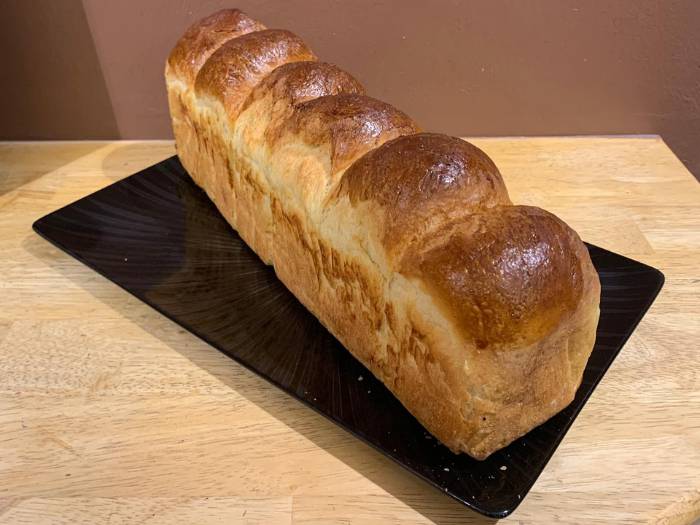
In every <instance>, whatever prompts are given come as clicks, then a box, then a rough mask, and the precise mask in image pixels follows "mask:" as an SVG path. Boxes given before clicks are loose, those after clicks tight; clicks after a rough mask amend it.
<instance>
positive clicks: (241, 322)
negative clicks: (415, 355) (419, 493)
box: [34, 157, 664, 517]
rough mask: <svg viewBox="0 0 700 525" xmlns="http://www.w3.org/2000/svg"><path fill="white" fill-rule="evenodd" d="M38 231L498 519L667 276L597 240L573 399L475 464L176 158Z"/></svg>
mask: <svg viewBox="0 0 700 525" xmlns="http://www.w3.org/2000/svg"><path fill="white" fill-rule="evenodd" d="M34 230H35V231H36V232H38V233H39V234H40V235H41V236H43V237H44V238H45V239H47V240H49V241H50V242H52V243H53V244H55V245H56V246H57V247H59V248H60V249H62V250H64V251H65V252H67V253H68V254H69V255H71V256H73V257H75V258H76V259H78V260H79V261H81V262H83V263H84V264H86V265H87V266H89V267H90V268H92V269H93V270H95V271H97V272H99V273H100V274H102V275H103V276H105V277H106V278H107V279H109V280H111V281H113V282H114V283H116V284H117V285H119V286H121V287H122V288H124V289H125V290H127V291H128V292H130V293H132V294H133V295H135V296H136V297H138V298H139V299H141V300H142V301H144V302H145V303H147V304H149V305H150V306H152V307H153V308H155V309H156V310H158V311H159V312H161V313H162V314H164V315H166V316H167V317H169V318H170V319H172V320H173V321H175V322H176V323H178V324H180V325H182V326H183V327H184V328H186V329H187V330H189V331H191V332H193V333H194V334H196V335H197V336H199V337H201V338H202V339H204V340H205V341H207V342H208V343H209V344H211V345H212V346H214V347H216V348H218V349H219V350H221V351H222V352H224V353H225V354H226V355H228V356H230V357H231V358H233V359H235V360H236V361H238V362H239V363H241V364H242V365H244V366H246V367H248V368H249V369H251V370H253V371H254V372H256V373H258V374H259V375H261V376H262V377H264V378H265V379H267V380H268V381H270V382H271V383H273V384H274V385H276V386H277V387H279V388H281V389H282V390H284V391H285V392H287V393H289V394H291V395H292V396H294V397H296V398H297V399H299V400H301V401H302V402H304V403H306V404H307V405H309V406H310V407H311V408H313V409H314V410H317V411H318V412H320V413H321V414H323V415H324V416H326V417H328V418H330V419H331V420H332V421H334V422H335V423H337V424H338V425H340V426H341V427H343V428H344V429H346V430H348V431H349V432H351V433H352V434H354V435H355V436H357V437H359V438H360V439H362V440H364V441H365V442H367V443H369V444H370V445H372V446H373V447H375V448H376V449H377V450H379V451H380V452H382V453H383V454H386V455H387V456H389V457H390V458H392V459H393V460H395V461H396V462H397V463H399V464H400V465H402V466H403V467H405V468H406V469H408V470H410V471H411V472H413V473H414V474H416V475H418V476H420V477H421V478H423V479H424V480H426V481H427V482H428V483H431V484H432V485H434V486H435V487H437V488H438V489H440V490H442V491H444V492H445V493H447V494H449V495H450V496H452V497H453V498H455V499H457V500H458V501H460V502H462V503H464V505H466V506H467V507H469V508H471V509H473V510H475V511H477V512H480V513H482V514H485V515H487V516H490V517H504V516H507V515H508V514H510V513H511V512H513V510H515V508H516V507H517V506H518V504H519V503H520V502H521V501H522V499H523V498H524V497H525V495H526V494H527V492H528V491H529V490H530V488H531V487H532V485H533V483H534V482H535V480H536V479H537V477H538V476H539V475H540V473H541V472H542V470H543V469H544V467H545V465H546V464H547V461H549V458H550V457H551V456H552V454H553V453H554V451H555V449H556V448H557V446H558V444H559V442H560V441H561V440H562V438H563V437H564V434H566V431H567V430H568V428H569V427H570V426H571V424H572V422H573V421H574V419H575V418H576V415H577V414H578V413H579V412H580V411H581V409H582V408H583V405H584V404H585V403H586V400H587V399H588V397H589V396H590V395H591V392H593V389H594V388H595V386H596V385H597V384H598V382H599V381H600V379H601V378H602V377H603V374H605V371H606V370H607V369H608V367H609V366H610V364H611V363H612V361H613V359H615V356H616V355H617V354H618V352H619V351H620V349H621V348H622V345H623V344H624V343H625V341H626V340H627V338H628V337H629V336H630V334H631V333H632V331H633V330H634V328H635V327H636V326H637V324H638V323H639V321H640V320H641V318H642V316H643V315H644V313H645V312H646V311H647V309H648V308H649V306H650V305H651V303H652V301H653V300H654V298H655V297H656V295H657V294H658V292H659V290H660V289H661V286H662V284H663V281H664V277H663V274H662V273H661V272H659V271H658V270H656V269H654V268H651V267H649V266H646V265H644V264H641V263H639V262H636V261H633V260H631V259H628V258H626V257H622V256H621V255H617V254H614V253H612V252H609V251H607V250H603V249H601V248H598V247H595V246H590V245H589V246H588V248H589V251H590V253H591V257H592V259H593V263H594V265H595V267H596V269H597V270H598V273H599V275H600V280H601V283H602V298H601V305H600V307H601V316H600V324H599V326H598V333H597V339H596V344H595V348H594V350H593V354H592V355H591V358H590V360H589V362H588V365H587V367H586V370H585V373H584V376H583V383H582V385H581V388H579V390H578V393H577V395H576V398H575V399H574V401H573V403H571V405H569V406H568V407H567V408H566V409H565V410H563V411H562V412H560V413H559V414H557V415H556V416H554V417H553V418H552V419H550V420H549V421H547V422H546V423H544V424H543V425H541V426H539V427H537V428H535V429H534V430H532V431H531V432H529V433H528V434H527V435H525V436H523V437H522V438H520V439H518V440H517V441H515V442H514V443H512V444H511V445H509V446H508V447H506V448H504V449H502V450H500V451H498V452H496V453H494V454H493V455H491V457H489V458H488V459H486V460H485V461H476V460H474V459H471V458H470V457H468V456H466V455H464V454H462V455H455V454H453V453H451V452H450V451H449V450H448V449H447V448H445V447H444V446H442V445H441V444H440V443H438V442H437V441H436V440H435V439H434V438H432V437H431V436H430V435H429V434H428V433H427V432H426V431H425V429H424V428H423V427H422V426H421V425H420V424H419V423H418V422H417V421H416V420H415V419H414V418H413V416H411V414H409V413H408V412H407V411H406V409H405V408H404V407H403V406H402V405H401V403H399V402H398V401H397V400H396V398H394V396H393V395H392V394H391V393H390V392H389V391H388V390H387V389H386V388H385V387H384V386H383V385H382V383H381V382H379V381H378V380H376V379H375V378H374V376H372V374H371V373H369V372H368V371H367V370H366V369H365V368H364V367H363V366H362V365H361V364H360V363H359V362H358V361H357V360H355V358H353V357H352V355H351V354H350V353H349V352H348V351H346V350H345V349H344V348H343V347H342V346H341V345H340V343H338V342H337V341H336V340H335V339H334V338H333V336H331V335H330V334H329V333H328V332H327V331H326V330H325V329H324V328H323V326H321V324H320V323H319V322H318V321H317V320H316V318H315V317H314V316H313V315H311V314H310V313H309V312H308V311H307V310H306V309H305V308H304V307H303V306H302V305H301V304H300V303H299V302H298V301H297V300H296V299H295V298H294V296H293V295H292V294H291V293H290V292H289V291H287V289H286V288H285V287H284V285H282V284H281V283H280V282H279V281H278V280H277V279H276V277H275V273H274V271H273V270H272V269H271V268H270V267H269V266H266V265H265V264H263V263H262V262H261V261H260V259H258V257H257V256H256V255H255V253H253V252H252V251H251V250H250V249H249V248H248V247H247V246H246V244H245V243H244V242H243V241H242V240H241V239H240V238H239V237H238V235H237V234H236V233H235V231H233V230H232V229H231V228H230V226H229V225H228V224H227V223H226V221H225V220H224V219H223V218H222V217H221V215H220V214H219V213H218V211H217V210H216V208H215V207H214V205H213V204H212V203H211V202H210V201H209V199H208V198H207V197H206V195H205V194H204V192H203V191H201V190H200V189H199V188H198V187H197V186H195V185H194V183H193V182H192V181H191V180H190V178H189V176H188V175H187V173H186V172H185V170H184V168H183V167H182V165H181V164H180V162H179V160H178V159H177V157H171V158H169V159H166V160H164V161H163V162H160V163H158V164H156V165H155V166H152V167H150V168H147V169H145V170H143V171H141V172H139V173H136V174H135V175H132V176H130V177H128V178H126V179H123V180H121V181H119V182H117V183H115V184H112V185H111V186H109V187H107V188H105V189H103V190H100V191H98V192H96V193H93V194H92V195H89V196H87V197H84V198H82V199H80V200H79V201H77V202H74V203H73V204H70V205H68V206H66V207H64V208H61V209H60V210H58V211H55V212H53V213H51V214H49V215H47V216H45V217H43V218H41V219H39V220H38V221H36V222H35V223H34ZM360 376H361V377H362V378H363V379H362V380H361V381H360V380H358V378H359V377H360ZM504 467H505V468H504Z"/></svg>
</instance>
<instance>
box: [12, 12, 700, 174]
mask: <svg viewBox="0 0 700 525" xmlns="http://www.w3.org/2000/svg"><path fill="white" fill-rule="evenodd" d="M8 5H9V6H10V9H9V16H8V12H7V11H8V10H7V6H8ZM230 6H237V7H240V8H242V9H244V10H245V11H247V12H248V13H249V14H250V15H252V16H254V17H257V18H259V19H260V20H262V21H263V22H264V23H266V24H267V25H268V26H271V27H284V28H289V29H292V30H293V31H295V32H296V33H298V34H299V35H301V36H302V37H303V38H304V39H305V40H306V41H307V42H308V43H309V44H310V45H311V47H312V48H313V49H314V50H316V52H317V53H318V54H319V55H320V56H321V57H322V59H324V60H327V61H330V62H334V63H337V64H339V65H341V66H342V67H343V68H345V69H347V70H348V71H350V72H352V73H353V74H355V75H356V76H357V77H358V78H359V79H360V80H361V81H362V82H363V83H364V84H365V85H366V86H367V88H368V91H369V93H370V94H372V95H374V96H376V97H378V98H382V99H384V100H386V101H388V102H391V103H393V104H394V105H396V106H398V107H399V108H401V109H403V110H405V111H406V112H408V113H409V114H411V115H412V116H414V117H415V118H416V119H417V120H418V121H419V122H420V123H421V124H422V125H423V127H424V128H426V129H429V130H435V131H444V132H447V133H450V134H453V135H557V134H612V133H659V134H661V135H662V136H663V137H664V138H665V139H666V141H667V142H668V143H669V144H670V145H671V147H672V148H673V149H674V150H675V151H676V153H677V154H678V155H679V156H680V157H681V159H682V160H683V161H684V162H685V163H686V165H688V166H689V167H690V168H691V170H693V171H694V173H695V174H696V175H698V174H700V1H694V0H687V1H681V0H667V1H661V2H660V1H649V0H618V1H615V2H604V1H594V0H588V1H582V0H538V1H535V0H532V1H524V0H472V1H461V2H460V1H448V0H441V1H432V2H427V1H419V0H412V1H404V2H399V1H384V0H376V1H372V0H362V1H349V0H348V1H329V0H308V1H304V2H291V1H285V0H266V1H260V0H259V1H257V2H256V1H249V0H240V1H237V2H227V1H221V0H184V1H178V2H174V1H169V0H128V1H119V2H105V1H103V0H82V2H81V1H80V0H63V1H61V2H55V1H53V0H37V1H31V0H29V1H28V0H22V1H19V0H14V1H10V2H6V3H5V4H4V5H3V7H4V8H5V9H4V11H5V13H4V14H3V19H2V22H0V24H1V25H2V26H4V27H2V26H0V29H3V31H0V34H2V37H0V38H2V39H3V41H2V42H0V43H2V44H4V45H3V49H4V50H5V51H6V55H7V56H6V57H5V58H6V61H7V63H6V64H4V65H3V68H0V70H1V71H2V72H3V76H2V79H1V80H2V84H3V86H2V88H0V89H2V90H3V94H2V96H0V100H2V102H1V103H2V104H3V107H2V116H3V118H2V122H0V137H3V138H88V137H90V138H92V137H124V138H154V137H169V136H171V134H170V128H169V123H168V116H167V107H166V100H165V94H164V89H163V80H162V70H163V61H164V59H165V56H166V55H167V53H168V51H169V49H170V47H171V46H172V45H173V43H174V42H175V40H176V39H177V37H178V36H179V35H180V34H181V33H182V32H183V31H184V29H185V27H186V26H187V25H188V24H189V23H190V22H192V21H193V20H196V19H197V18H200V17H202V16H204V15H206V14H209V13H210V12H212V11H215V10H217V9H219V8H221V7H230ZM8 49H9V50H10V53H7V50H8ZM5 93H7V95H6V94H5ZM592 161H593V162H594V161H595V160H594V159H592Z"/></svg>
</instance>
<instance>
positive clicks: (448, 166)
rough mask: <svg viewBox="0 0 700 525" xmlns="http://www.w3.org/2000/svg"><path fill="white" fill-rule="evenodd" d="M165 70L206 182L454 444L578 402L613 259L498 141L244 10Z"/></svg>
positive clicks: (187, 42)
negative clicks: (532, 189)
mask: <svg viewBox="0 0 700 525" xmlns="http://www.w3.org/2000/svg"><path fill="white" fill-rule="evenodd" d="M165 75H166V82H167V89H168V98H169V104H170V112H171V116H172V123H173V130H174V133H175V139H176V145H177V152H178V155H179V157H180V160H181V161H182V164H183V165H184V167H185V168H186V169H187V171H188V172H189V174H190V176H191V177H192V178H193V180H194V181H195V182H196V183H197V184H198V185H199V186H200V187H202V188H203V189H204V190H205V191H206V192H207V194H208V195H209V197H210V198H211V200H212V201H213V202H214V203H215V204H216V206H217V207H218V209H219V211H220V212H221V213H222V214H223V216H224V217H225V218H226V220H227V221H228V222H229V223H230V224H231V226H232V227H233V228H235V229H236V230H237V231H238V233H239V235H240V236H241V237H242V238H243V239H244V240H245V242H246V243H247V244H248V245H249V246H250V247H251V248H252V249H253V250H254V251H255V252H256V253H257V254H258V255H259V256H260V258H261V259H262V260H263V261H265V262H266V263H267V264H271V265H273V267H274V270H275V272H276V274H277V276H278V277H279V279H280V280H281V281H282V282H283V283H284V284H285V285H286V286H287V287H288V288H289V290H291V291H292V292H293V293H294V294H295V296H296V297H297V298H298V299H299V300H300V301H301V302H302V303H303V304H304V305H305V306H306V307H307V308H308V309H309V310H310V311H311V312H312V313H313V314H314V315H315V316H316V317H317V318H318V319H319V320H320V321H321V323H323V325H324V326H325V327H327V328H328V330H329V331H330V332H331V333H333V335H334V336H335V337H336V338H337V339H338V340H339V341H340V342H341V343H342V344H343V345H344V346H345V347H346V348H347V349H348V350H349V351H350V352H352V354H353V355H354V356H355V357H356V358H357V359H359V360H360V361H361V362H362V363H363V364H364V365H365V366H366V367H367V368H368V369H369V370H371V372H372V373H373V374H374V375H375V376H376V377H377V378H379V379H380V380H381V381H382V382H383V383H384V384H385V385H386V386H387V387H388V388H389V389H390V390H391V391H392V392H393V393H394V395H395V396H396V397H397V398H398V399H399V400H400V401H401V402H402V403H403V405H404V406H405V407H406V408H407V409H408V410H409V411H410V412H411V413H412V414H413V415H414V416H415V417H416V418H417V419H418V420H419V421H420V422H421V423H422V424H423V425H424V426H425V428H426V429H427V430H429V431H430V432H431V433H432V434H433V435H434V436H436V437H437V438H438V439H439V440H440V441H441V442H442V443H444V444H445V445H446V446H448V447H449V448H450V449H451V450H452V451H454V452H455V453H459V452H466V453H467V454H469V455H471V456H473V457H474V458H478V459H482V458H485V457H487V456H488V455H489V454H491V453H492V452H494V451H495V450H498V449H499V448H501V447H504V446H505V445H507V444H508V443H510V442H511V441H513V440H514V439H516V438H518V437H519V436H521V435H523V434H525V433H526V432H528V431H529V430H530V429H532V428H533V427H535V426H537V425H539V424H541V423H542V422H544V421H546V420H547V419H548V418H550V417H551V416H553V415H554V414H556V413H557V412H559V411H560V410H561V409H563V408H564V407H565V406H567V405H568V404H569V403H570V402H571V400H572V399H573V397H574V394H575V392H576V390H577V388H578V386H579V384H580V382H581V377H582V373H583V369H584V367H585V365H586V362H587V360H588V357H589V355H590V353H591V350H592V348H593V343H594V340H595V333H596V326H597V323H598V314H599V297H600V283H599V281H598V276H597V273H596V271H595V269H594V268H593V265H592V264H591V260H590V258H589V255H588V251H587V250H586V248H585V246H584V244H583V243H582V242H581V240H580V239H579V237H578V235H577V234H576V233H575V232H574V231H573V230H571V229H570V228H569V227H568V226H567V225H566V224H564V223H563V222H562V221H561V220H559V219H558V218H557V217H555V216H554V215H552V214H550V213H548V212H546V211H544V210H541V209H539V208H534V207H529V206H516V205H513V204H512V203H511V201H510V199H509V197H508V192H507V190H506V187H505V185H504V183H503V180H502V178H501V175H500V173H499V171H498V169H497V168H496V166H495V165H494V163H493V162H492V161H491V159H489V157H488V156H486V154H484V152H483V151H481V150H480V149H478V148H476V147H475V146H473V145H471V144H470V143H468V142H465V141H463V140H460V139H458V138H453V137H449V136H445V135H441V134H436V133H425V132H422V131H421V129H420V128H419V126H418V125H417V124H416V123H415V122H414V121H413V120H412V119H411V118H410V117H408V116H407V115H406V114H404V113H402V112H401V111H399V110H397V109H395V108H393V107H392V106H390V105H389V104H386V103H384V102H381V101H379V100H376V99H373V98H370V97H368V96H366V95H365V93H364V89H363V87H362V85H361V84H360V83H359V82H358V81H357V80H355V79H354V78H353V77H352V76H351V75H349V74H348V73H346V72H344V71H342V70H341V69H339V68H337V67H336V66H334V65H331V64H327V63H324V62H320V61H318V59H317V58H316V56H315V55H314V53H313V52H312V51H311V50H310V49H309V48H308V47H307V46H306V45H305V44H304V42H303V41H302V40H301V39H300V38H299V37H298V36H296V35H294V34H293V33H290V32H289V31H284V30H278V29H266V28H265V27H264V26H263V25H262V24H261V23H259V22H257V21H255V20H252V19H251V18H249V17H248V16H246V15H245V14H243V13H241V12H240V11H238V10H224V11H220V12H218V13H216V14H214V15H212V16H209V17H208V18H205V19H204V20H201V21H200V22H198V23H196V24H194V25H193V26H192V27H190V28H189V29H188V30H187V32H186V33H185V35H184V36H183V37H182V38H181V39H180V40H179V41H178V42H177V44H176V46H175V48H174V49H173V51H172V53H171V54H170V56H169V58H168V60H167V64H166V73H165Z"/></svg>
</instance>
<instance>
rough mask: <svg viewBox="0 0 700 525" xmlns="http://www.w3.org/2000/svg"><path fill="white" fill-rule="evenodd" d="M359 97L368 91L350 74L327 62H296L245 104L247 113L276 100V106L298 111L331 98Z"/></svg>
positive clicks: (277, 73) (262, 84)
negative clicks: (267, 100) (250, 108)
mask: <svg viewBox="0 0 700 525" xmlns="http://www.w3.org/2000/svg"><path fill="white" fill-rule="evenodd" d="M340 93H355V94H358V95H364V93H365V89H364V87H362V84H360V83H359V82H358V81H357V80H355V78H353V76H352V75H351V74H350V73H347V72H345V71H343V70H342V69H340V68H339V67H337V66H335V65H333V64H328V63H326V62H292V63H290V64H284V65H283V66H280V67H278V68H277V69H275V70H274V71H273V72H272V73H270V74H269V75H268V76H267V77H265V79H264V80H263V81H262V82H260V84H258V85H257V86H256V87H255V89H253V91H252V93H251V94H250V95H249V96H248V99H247V100H246V101H245V103H244V104H243V108H242V109H243V110H245V109H246V108H247V107H248V106H250V104H252V103H253V102H255V101H257V100H260V99H261V98H263V97H265V96H268V95H270V96H272V98H273V100H274V101H275V105H280V106H285V107H294V106H297V105H299V104H301V103H303V102H307V101H309V100H313V99H315V98H319V97H324V96H327V95H339V94H340Z"/></svg>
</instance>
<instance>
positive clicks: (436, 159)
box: [338, 133, 510, 258]
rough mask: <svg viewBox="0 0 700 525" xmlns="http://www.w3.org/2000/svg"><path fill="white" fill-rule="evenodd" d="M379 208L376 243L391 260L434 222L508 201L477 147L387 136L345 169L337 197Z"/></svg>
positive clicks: (429, 136) (445, 139)
mask: <svg viewBox="0 0 700 525" xmlns="http://www.w3.org/2000/svg"><path fill="white" fill-rule="evenodd" d="M345 195H347V196H348V197H349V198H350V201H351V202H352V203H353V204H357V203H358V202H360V201H367V200H372V201H374V202H376V203H377V204H378V205H379V206H380V207H381V209H382V211H383V212H384V216H383V221H382V225H383V233H382V241H383V244H384V246H385V248H386V249H387V250H388V251H389V252H391V253H392V255H394V256H395V257H396V258H400V255H401V253H403V251H404V250H405V249H406V248H407V247H408V246H409V245H411V244H413V243H414V242H415V241H416V240H417V239H420V238H422V237H424V236H425V235H426V233H427V232H428V231H430V230H431V229H432V228H433V227H434V225H436V224H437V225H440V224H443V223H445V222H447V221H449V220H452V219H454V218H457V217H463V216H464V215H465V214H469V213H473V212H474V211H475V210H477V209H480V208H488V207H493V206H499V205H507V204H510V200H509V198H508V192H507V190H506V187H505V184H504V183H503V179H502V178H501V174H500V173H499V172H498V168H496V165H495V164H494V163H493V161H492V160H491V159H490V158H489V157H488V156H487V155H486V154H485V153H484V152H483V151H481V150H480V149H479V148H477V147H476V146H474V145H473V144H470V143H469V142H466V141H464V140H461V139H458V138H455V137H449V136H447V135H441V134H437V133H418V134H415V135H407V136H403V137H399V138H397V139H394V140H391V141H389V142H387V143H385V144H383V145H382V146H380V147H378V148H377V149H375V150H373V151H370V152H369V153H367V154H366V155H364V156H363V157H361V158H360V159H358V160H357V161H356V162H355V163H354V164H353V165H352V166H350V167H349V168H348V170H347V171H346V172H345V175H344V176H343V179H342V181H341V183H340V186H339V190H338V196H339V197H343V196H345Z"/></svg>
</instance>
